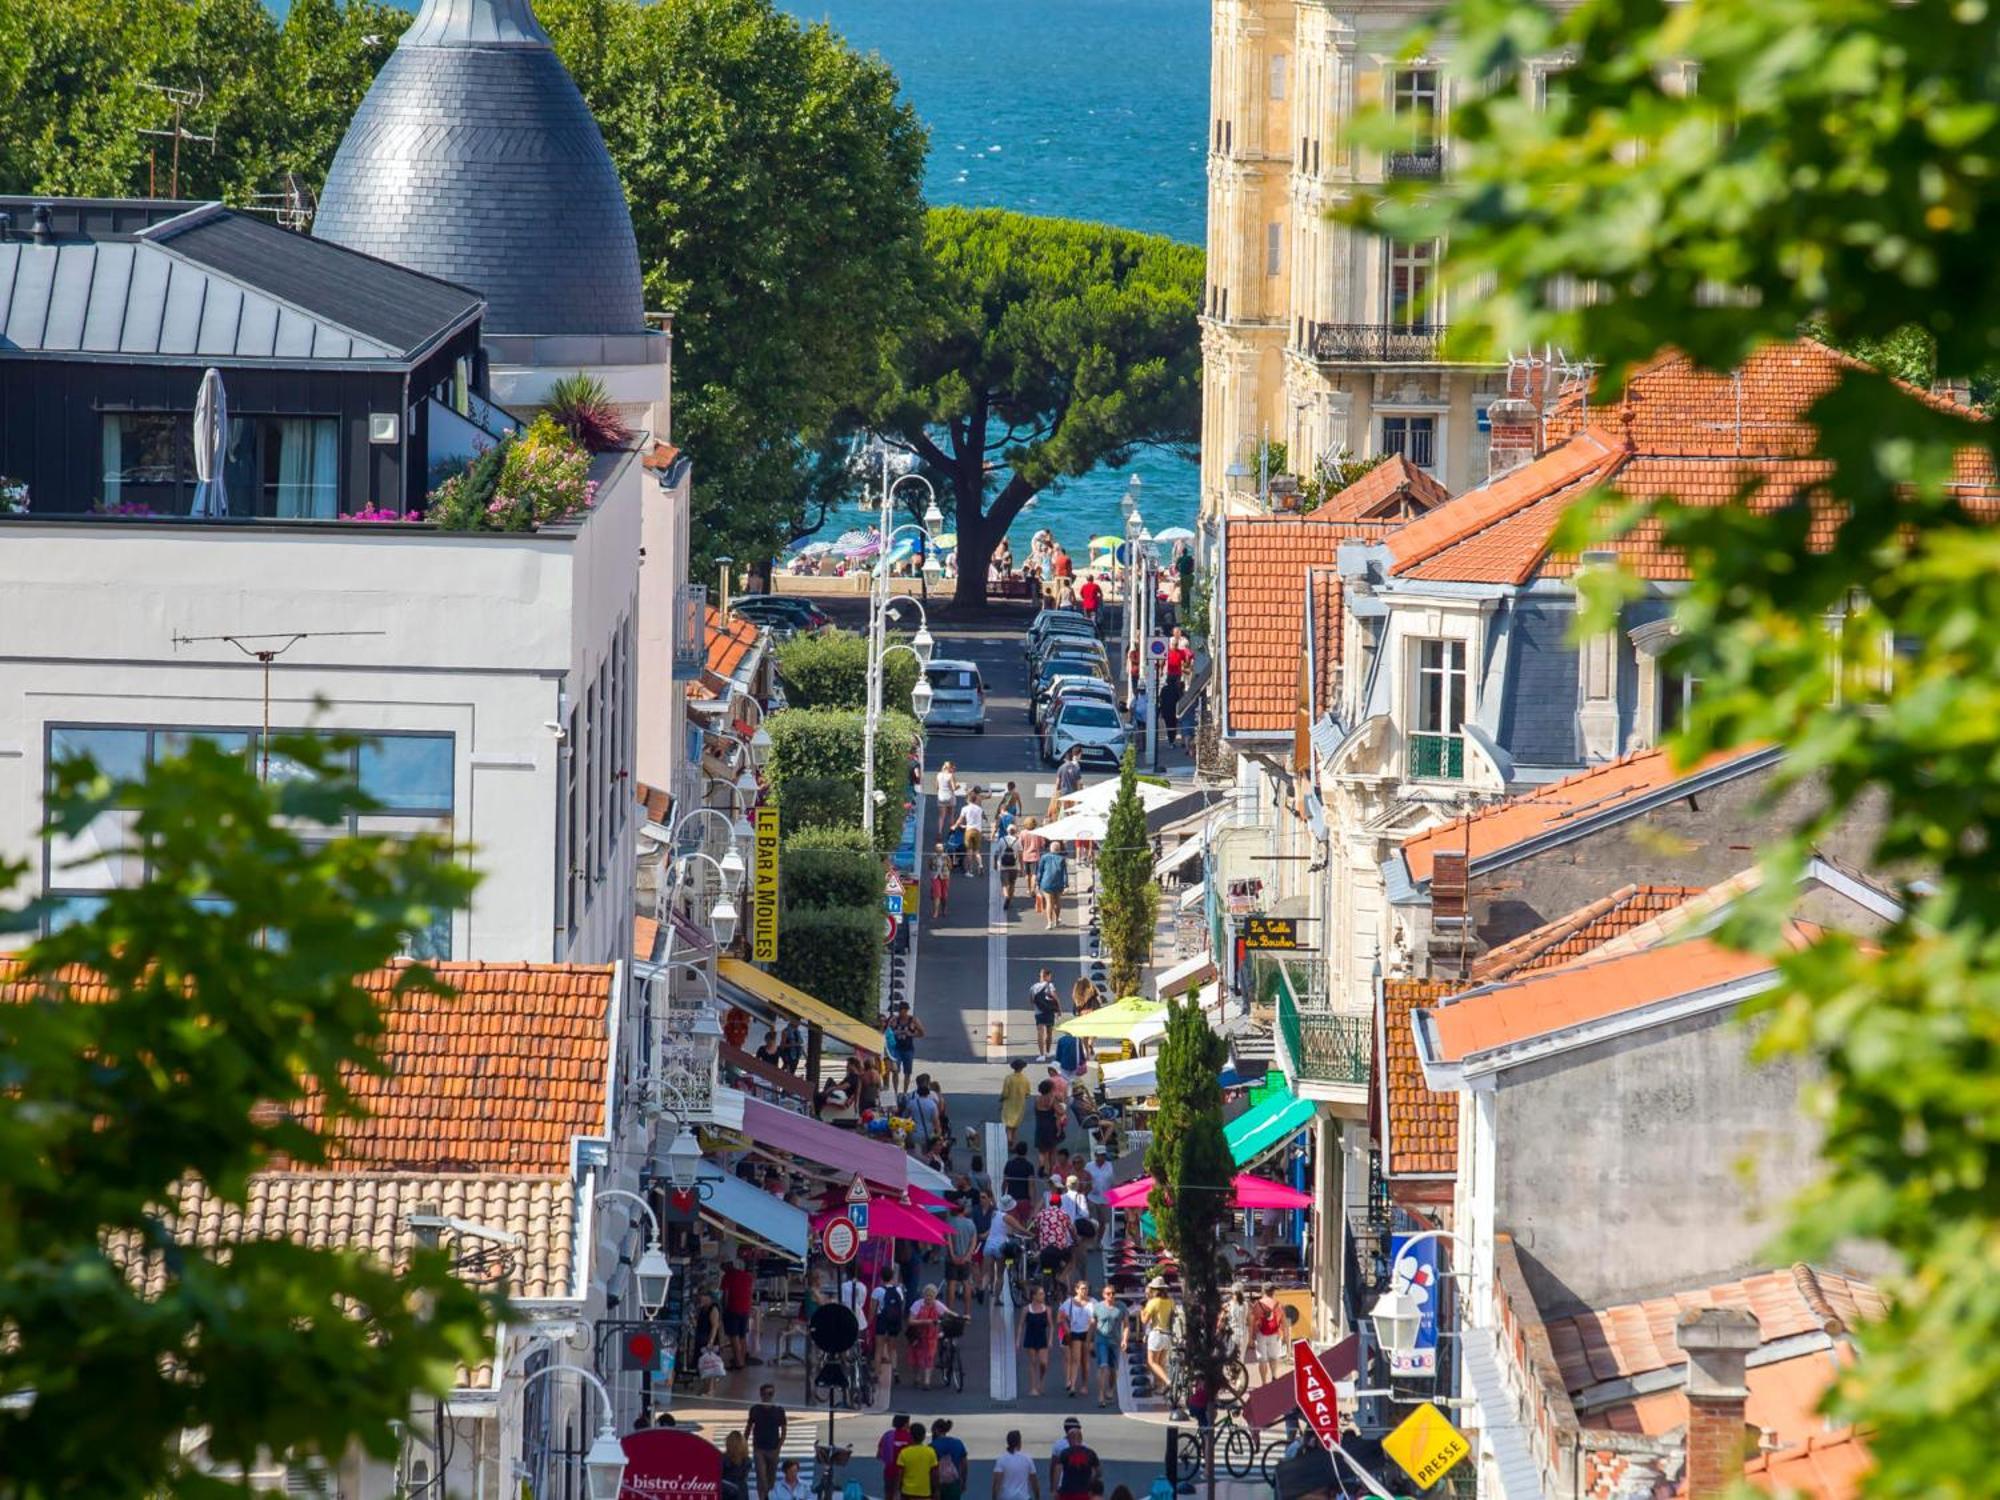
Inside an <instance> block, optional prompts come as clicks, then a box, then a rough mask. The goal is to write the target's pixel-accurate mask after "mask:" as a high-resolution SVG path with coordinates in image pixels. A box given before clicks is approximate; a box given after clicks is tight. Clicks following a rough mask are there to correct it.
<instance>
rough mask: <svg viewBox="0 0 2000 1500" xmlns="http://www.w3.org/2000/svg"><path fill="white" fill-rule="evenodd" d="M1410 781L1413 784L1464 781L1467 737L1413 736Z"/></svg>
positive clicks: (1443, 735) (1411, 740) (1455, 735)
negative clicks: (1414, 782)
mask: <svg viewBox="0 0 2000 1500" xmlns="http://www.w3.org/2000/svg"><path fill="white" fill-rule="evenodd" d="M1409 778H1410V780H1412V781H1462V780H1463V779H1464V778H1465V736H1464V735H1462V734H1413V735H1411V736H1410V764H1409Z"/></svg>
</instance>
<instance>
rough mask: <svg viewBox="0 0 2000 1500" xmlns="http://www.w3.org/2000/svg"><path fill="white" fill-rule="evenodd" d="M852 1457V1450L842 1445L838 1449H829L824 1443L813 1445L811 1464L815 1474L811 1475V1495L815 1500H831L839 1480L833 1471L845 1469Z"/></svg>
mask: <svg viewBox="0 0 2000 1500" xmlns="http://www.w3.org/2000/svg"><path fill="white" fill-rule="evenodd" d="M852 1457H854V1449H853V1448H852V1447H850V1446H845V1445H843V1446H841V1447H838V1448H829V1447H828V1446H827V1445H826V1444H825V1443H817V1444H815V1445H814V1447H813V1463H814V1466H815V1472H814V1474H813V1495H814V1497H815V1500H833V1496H834V1493H835V1490H836V1488H838V1487H839V1480H838V1476H837V1475H836V1473H835V1471H836V1470H838V1469H844V1468H846V1467H847V1461H848V1460H849V1459H850V1458H852Z"/></svg>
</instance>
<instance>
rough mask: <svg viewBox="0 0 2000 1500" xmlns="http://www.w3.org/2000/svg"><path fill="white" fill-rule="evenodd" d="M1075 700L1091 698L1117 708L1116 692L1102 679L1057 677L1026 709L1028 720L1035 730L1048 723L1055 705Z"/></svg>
mask: <svg viewBox="0 0 2000 1500" xmlns="http://www.w3.org/2000/svg"><path fill="white" fill-rule="evenodd" d="M1076 698H1093V699H1095V700H1096V701H1097V702H1099V703H1109V704H1111V705H1112V706H1113V707H1116V706H1117V703H1118V694H1117V690H1116V689H1115V688H1113V687H1112V686H1111V684H1110V683H1108V682H1106V681H1105V680H1104V679H1103V678H1102V677H1089V676H1078V677H1058V678H1056V679H1055V680H1054V681H1053V682H1051V683H1050V684H1049V690H1048V692H1047V693H1046V694H1045V695H1044V696H1043V697H1042V698H1040V699H1039V700H1037V701H1036V702H1035V703H1033V704H1031V705H1030V706H1029V708H1028V718H1029V720H1030V721H1031V722H1032V723H1033V724H1034V726H1035V728H1036V729H1037V730H1040V729H1041V728H1042V727H1043V726H1044V725H1046V724H1047V723H1048V721H1049V717H1050V715H1051V714H1052V713H1053V712H1054V710H1055V707H1056V705H1057V704H1060V703H1066V702H1068V701H1070V700H1072V699H1076Z"/></svg>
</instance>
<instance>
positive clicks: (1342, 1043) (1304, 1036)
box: [1268, 960, 1374, 1088]
mask: <svg viewBox="0 0 2000 1500" xmlns="http://www.w3.org/2000/svg"><path fill="white" fill-rule="evenodd" d="M1268 973H1269V976H1270V988H1271V989H1272V990H1274V991H1275V992H1276V998H1277V1002H1278V1036H1279V1040H1280V1041H1281V1042H1282V1043H1283V1046H1284V1049H1285V1056H1286V1057H1287V1058H1288V1059H1289V1060H1290V1064H1291V1068H1292V1070H1293V1071H1294V1072H1295V1073H1296V1081H1297V1082H1301V1083H1335V1084H1351V1085H1356V1086H1359V1087H1364V1088H1365V1087H1366V1086H1367V1083H1368V1065H1369V1059H1370V1057H1371V1055H1372V1054H1373V1050H1374V1022H1373V1019H1372V1018H1371V1017H1368V1016H1353V1015H1345V1014H1342V1013H1341V1012H1338V1011H1332V1010H1327V1009H1324V1008H1323V1007H1324V1005H1325V1003H1326V998H1327V996H1326V989H1325V978H1326V966H1325V965H1324V964H1323V963H1321V962H1319V961H1318V960H1312V961H1310V962H1304V961H1300V960H1290V961H1286V962H1282V963H1276V964H1273V965H1271V967H1270V969H1269V971H1268ZM1301 990H1303V991H1304V992H1305V993H1304V996H1303V997H1302V996H1301V994H1300V991H1301ZM1313 1002H1317V1003H1316V1004H1315V1003H1313Z"/></svg>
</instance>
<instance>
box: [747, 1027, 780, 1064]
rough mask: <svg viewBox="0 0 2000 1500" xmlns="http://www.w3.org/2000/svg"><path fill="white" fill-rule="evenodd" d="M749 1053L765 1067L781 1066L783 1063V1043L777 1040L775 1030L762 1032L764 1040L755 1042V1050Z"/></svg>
mask: <svg viewBox="0 0 2000 1500" xmlns="http://www.w3.org/2000/svg"><path fill="white" fill-rule="evenodd" d="M751 1055H752V1056H754V1057H755V1058H756V1059H757V1061H758V1062H760V1063H762V1064H763V1065H764V1066H765V1067H767V1068H783V1067H784V1065H785V1048H784V1044H783V1043H781V1042H780V1041H779V1040H778V1033H777V1032H776V1031H775V1030H772V1031H767V1032H765V1033H764V1040H763V1041H761V1042H759V1043H758V1044H757V1050H756V1052H754V1053H753V1054H751Z"/></svg>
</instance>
